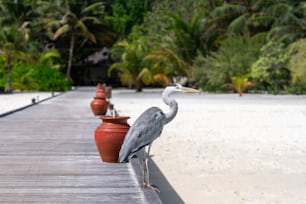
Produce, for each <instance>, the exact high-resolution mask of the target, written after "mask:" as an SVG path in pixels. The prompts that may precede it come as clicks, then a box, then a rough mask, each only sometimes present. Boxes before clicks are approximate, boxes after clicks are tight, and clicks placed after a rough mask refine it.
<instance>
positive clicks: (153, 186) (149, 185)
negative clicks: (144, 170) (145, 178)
mask: <svg viewBox="0 0 306 204" xmlns="http://www.w3.org/2000/svg"><path fill="white" fill-rule="evenodd" d="M142 187H143V188H151V189H153V190H154V191H156V192H158V193H160V190H159V188H158V187H157V186H155V185H153V184H150V183H146V182H144V183H143V184H142Z"/></svg>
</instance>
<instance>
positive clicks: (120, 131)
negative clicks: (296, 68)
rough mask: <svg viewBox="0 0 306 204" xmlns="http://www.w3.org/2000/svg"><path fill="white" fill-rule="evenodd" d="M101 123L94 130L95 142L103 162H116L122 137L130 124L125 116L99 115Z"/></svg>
mask: <svg viewBox="0 0 306 204" xmlns="http://www.w3.org/2000/svg"><path fill="white" fill-rule="evenodd" d="M100 118H101V119H102V123H101V125H100V126H98V127H97V128H96V130H95V142H96V146H97V149H98V151H99V154H100V157H101V160H102V161H103V162H112V163H116V162H118V157H119V152H120V148H121V145H122V143H123V140H124V137H125V135H126V133H127V131H128V130H129V128H130V126H129V124H128V123H127V120H128V119H129V118H130V117H127V116H117V117H111V116H101V117H100Z"/></svg>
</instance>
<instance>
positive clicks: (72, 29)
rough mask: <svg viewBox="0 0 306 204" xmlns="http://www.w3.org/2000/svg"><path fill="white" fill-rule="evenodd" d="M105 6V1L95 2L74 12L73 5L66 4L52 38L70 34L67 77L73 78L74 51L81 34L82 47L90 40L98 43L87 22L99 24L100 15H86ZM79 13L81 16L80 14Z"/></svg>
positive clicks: (55, 38)
mask: <svg viewBox="0 0 306 204" xmlns="http://www.w3.org/2000/svg"><path fill="white" fill-rule="evenodd" d="M100 6H103V3H102V2H100V3H94V4H91V5H88V6H85V7H83V8H81V12H78V13H77V12H75V13H74V12H73V11H72V10H71V6H70V5H69V4H68V2H67V1H66V4H65V9H66V11H65V13H64V15H63V16H62V18H61V20H60V21H59V26H58V27H57V29H56V31H55V33H54V35H53V37H52V39H53V40H57V39H58V38H59V37H60V36H69V38H70V43H69V44H70V45H69V57H68V64H67V72H66V77H67V79H69V80H71V76H70V75H71V66H72V60H73V52H74V50H75V43H76V41H77V38H78V37H79V36H82V38H83V40H82V42H81V44H80V46H81V47H82V46H83V45H84V44H85V43H86V42H87V41H88V40H90V41H91V42H94V43H96V37H95V35H94V34H93V33H92V32H90V31H89V29H88V26H87V23H95V24H97V25H99V24H101V22H100V20H99V18H98V17H96V16H94V15H88V16H87V15H84V16H81V14H87V13H89V14H90V12H91V11H92V10H93V9H95V8H96V7H100ZM79 9H80V8H79ZM78 14H79V16H78ZM53 23H54V22H53Z"/></svg>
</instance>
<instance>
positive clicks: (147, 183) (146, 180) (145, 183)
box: [143, 143, 160, 192]
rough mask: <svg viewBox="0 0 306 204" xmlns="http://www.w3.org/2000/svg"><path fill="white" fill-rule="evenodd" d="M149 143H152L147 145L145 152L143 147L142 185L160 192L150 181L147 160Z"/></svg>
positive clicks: (149, 148)
mask: <svg viewBox="0 0 306 204" xmlns="http://www.w3.org/2000/svg"><path fill="white" fill-rule="evenodd" d="M151 145H152V143H151V144H150V145H149V147H148V152H147V153H146V151H145V149H144V160H143V163H144V166H143V168H144V169H143V172H144V175H143V186H144V187H148V188H152V189H153V190H155V191H157V192H160V191H159V189H158V188H157V187H156V186H154V185H152V184H151V183H150V174H149V166H148V161H149V158H150V150H151Z"/></svg>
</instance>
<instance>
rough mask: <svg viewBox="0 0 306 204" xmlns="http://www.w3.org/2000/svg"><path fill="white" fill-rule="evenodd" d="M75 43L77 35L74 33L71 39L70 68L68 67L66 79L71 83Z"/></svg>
mask: <svg viewBox="0 0 306 204" xmlns="http://www.w3.org/2000/svg"><path fill="white" fill-rule="evenodd" d="M74 43H75V35H74V33H73V32H72V34H71V39H70V48H69V59H68V67H67V72H66V78H67V79H68V80H69V81H71V66H72V59H73V50H74Z"/></svg>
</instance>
